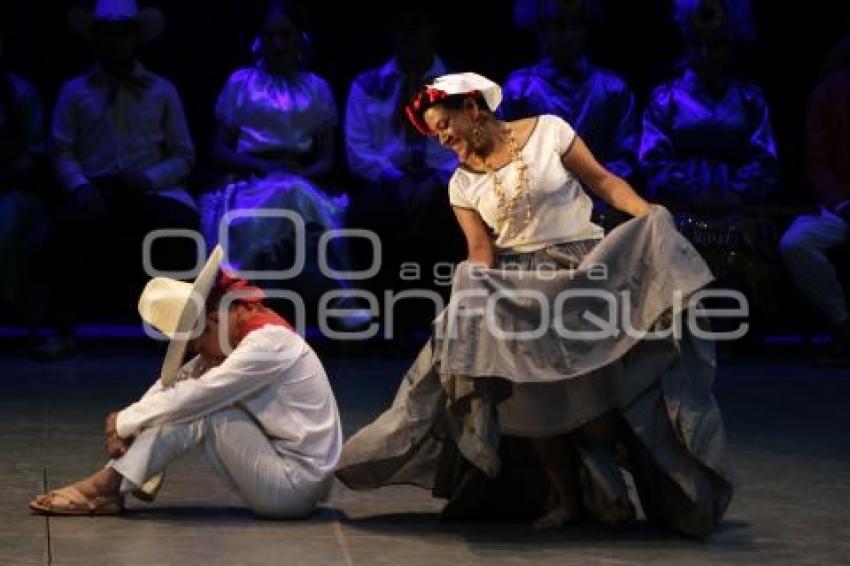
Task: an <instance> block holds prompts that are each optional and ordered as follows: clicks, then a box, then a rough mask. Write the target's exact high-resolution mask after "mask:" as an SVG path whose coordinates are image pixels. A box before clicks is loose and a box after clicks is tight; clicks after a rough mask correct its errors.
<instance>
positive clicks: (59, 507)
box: [29, 468, 124, 515]
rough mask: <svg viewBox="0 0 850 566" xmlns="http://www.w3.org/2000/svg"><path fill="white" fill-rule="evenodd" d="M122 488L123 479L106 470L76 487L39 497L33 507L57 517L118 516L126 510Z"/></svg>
mask: <svg viewBox="0 0 850 566" xmlns="http://www.w3.org/2000/svg"><path fill="white" fill-rule="evenodd" d="M120 487H121V475H120V474H119V473H118V472H116V471H115V470H113V469H112V468H103V469H102V470H99V471H97V472H95V473H94V474H92V475H91V476H89V477H87V478H85V479H83V480H80V481H78V482H76V483H73V484H70V485H67V486H65V487H62V488H59V489H56V490H53V491H50V492H48V493H43V494H41V495H39V496H37V497H36V498H35V499H33V500H32V501H30V503H29V507H30V509H32V510H34V511H39V512H42V513H49V514H55V515H114V514H116V513H120V512H122V511H123V510H124V498H123V497H122V496H121V494H120Z"/></svg>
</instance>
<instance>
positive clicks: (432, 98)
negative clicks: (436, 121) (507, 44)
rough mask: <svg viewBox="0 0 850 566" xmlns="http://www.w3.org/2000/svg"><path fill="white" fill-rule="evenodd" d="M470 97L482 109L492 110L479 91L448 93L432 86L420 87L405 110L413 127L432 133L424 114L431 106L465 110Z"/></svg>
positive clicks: (484, 110) (483, 110) (423, 132)
mask: <svg viewBox="0 0 850 566" xmlns="http://www.w3.org/2000/svg"><path fill="white" fill-rule="evenodd" d="M468 98H471V99H472V100H473V101H474V102H475V104H476V106H478V109H479V110H480V111H482V112H490V107H488V106H487V103H486V102H485V101H484V97H483V96H482V95H481V93H480V92H478V91H473V92H468V93H462V94H446V93H444V92H442V91H439V90H437V89H435V88H433V87H430V86H425V87H422V88H421V89H419V91H417V93H416V94H415V95H414V96H413V98H411V100H410V103H409V104H408V105H407V106H406V107H405V111H406V112H407V117H408V119H409V120H410V123H411V124H413V127H414V128H416V129H417V130H419V132H420V133H422V134H424V135H428V134H429V133H431V130H430V128H429V127H428V124H427V123H426V122H425V119H424V117H423V116H424V115H425V112H426V111H427V110H428V109H429V108H445V109H446V110H454V111H459V110H463V108H464V105H465V104H466V100H467V99H468Z"/></svg>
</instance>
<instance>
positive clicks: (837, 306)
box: [779, 208, 850, 324]
mask: <svg viewBox="0 0 850 566" xmlns="http://www.w3.org/2000/svg"><path fill="white" fill-rule="evenodd" d="M848 236H850V228H848V226H847V223H846V222H844V220H843V219H841V218H840V217H838V216H836V215H835V214H834V213H832V212H831V211H829V210H827V209H826V208H822V209H821V213H820V214H806V215H804V216H800V217H799V218H797V219H796V220H794V223H793V224H792V225H791V227H790V228H788V231H787V232H785V235H784V236H782V241H781V242H780V243H779V249H780V251H781V252H782V258H783V260H784V261H785V265H786V266H787V267H788V270H789V271H790V272H791V275H792V276H793V277H794V281H795V282H796V283H797V286H798V287H799V288H800V291H802V293H803V295H805V297H806V298H807V299H808V300H809V301H810V302H811V303H812V304H813V305H814V306H815V307H817V308H818V309H820V310H821V311H823V313H824V314H826V315H827V316H828V317H829V318H830V320H832V321H833V322H834V323H835V324H840V323H842V322H844V321H846V320H847V316H848V313H847V299H846V297H845V296H844V289H843V288H842V286H841V282H840V281H839V280H838V274H837V273H836V271H835V266H834V265H832V262H831V261H830V260H829V258H828V257H827V256H826V251H827V250H829V249H830V248H832V247H835V246H837V245H839V244H841V243H842V242H844V241H845V240H847V238H848Z"/></svg>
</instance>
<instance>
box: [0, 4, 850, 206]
mask: <svg viewBox="0 0 850 566" xmlns="http://www.w3.org/2000/svg"><path fill="white" fill-rule="evenodd" d="M602 3H603V4H604V7H605V9H606V11H607V13H608V19H607V21H606V22H604V23H603V24H600V25H597V26H595V28H594V29H593V33H592V36H591V55H592V58H593V59H594V60H595V61H596V62H597V63H599V64H601V65H603V66H607V67H610V68H612V69H614V70H616V71H618V72H619V73H621V74H622V75H624V76H625V78H626V79H627V80H628V81H629V83H630V84H631V85H632V87H633V89H634V90H635V92H636V94H637V96H638V98H639V100H640V101H641V102H642V101H643V100H645V99H646V97H647V96H648V94H649V92H650V89H651V88H652V86H653V85H655V84H657V83H658V82H660V81H662V80H664V79H666V78H669V77H671V76H673V75H674V74H675V73H676V71H675V64H676V61H677V59H678V58H679V54H680V52H681V42H680V39H679V37H678V34H677V30H676V28H675V26H674V25H673V24H672V23H671V21H670V17H669V14H670V11H671V8H670V5H669V4H670V2H669V0H602ZM75 4H77V2H73V1H68V0H65V1H56V0H3V2H2V6H3V7H2V10H1V11H0V17H1V18H2V23H1V24H0V25H2V29H3V31H4V35H5V37H6V51H7V59H8V60H9V63H10V66H11V68H12V69H13V70H15V71H17V72H18V73H19V74H21V75H23V76H24V77H26V78H28V79H30V80H31V81H33V82H34V83H35V84H36V85H38V87H39V88H40V89H41V92H42V95H43V97H44V99H45V101H46V106H47V110H48V115H49V110H50V108H51V107H52V103H53V100H54V98H55V96H56V93H57V91H58V89H59V87H60V86H61V84H62V83H63V82H64V81H65V80H67V79H68V78H70V77H72V76H73V75H75V74H78V73H80V72H82V71H83V70H85V69H86V67H87V66H88V65H89V61H90V60H89V58H88V53H87V49H86V46H85V45H84V44H83V43H82V42H81V41H80V40H79V39H77V38H76V37H75V36H74V35H72V33H71V32H70V31H69V29H68V27H67V24H66V18H67V10H68V9H69V8H70V7H71V6H73V5H75ZM141 4H142V5H143V6H145V5H154V6H158V7H160V8H161V9H162V10H163V12H164V13H165V15H166V17H167V29H166V32H165V35H164V36H163V37H162V38H160V39H159V40H158V41H157V42H155V43H154V44H152V45H151V46H149V47H148V48H147V49H146V50H145V53H144V54H143V60H144V62H145V64H146V65H147V66H148V67H150V68H151V69H152V70H154V71H156V72H158V73H160V74H162V75H164V76H166V77H167V78H169V79H170V80H172V81H173V82H174V83H176V85H177V87H178V88H179V90H180V92H181V94H182V97H183V101H184V104H185V106H186V110H187V114H188V117H189V121H190V125H191V128H192V133H193V136H194V139H195V143H196V145H197V147H198V151H199V169H203V168H204V166H205V163H206V162H207V159H206V154H207V153H208V149H209V140H210V137H211V133H212V128H213V118H212V111H213V107H214V104H215V99H216V97H217V95H218V92H219V90H220V89H221V87H222V85H223V84H224V81H225V79H226V78H227V76H228V75H229V74H230V73H231V72H232V71H233V70H234V69H235V68H237V67H239V66H243V65H248V64H250V63H251V56H250V51H249V47H250V44H251V41H252V38H253V34H254V30H255V29H256V26H257V22H258V20H259V15H258V14H259V13H260V2H258V1H257V0H253V1H238V2H237V1H235V0H229V1H228V0H171V1H165V0H159V1H153V2H141ZM402 4H403V3H402ZM847 4H848V3H847V2H842V3H840V4H837V3H834V2H832V1H827V0H809V1H807V2H792V1H777V0H755V1H754V11H755V18H756V24H757V30H758V33H759V37H758V40H757V42H756V43H755V45H753V47H752V48H751V49H750V50H749V52H747V53H743V54H742V55H741V57H740V58H739V63H740V65H739V67H740V68H739V73H740V74H741V75H743V76H744V77H745V78H749V79H751V80H754V81H756V82H757V83H759V84H760V85H761V86H762V87H763V88H764V90H765V93H766V96H767V99H768V102H769V103H770V106H771V110H772V115H773V124H774V128H775V130H776V136H777V139H778V142H779V148H780V157H781V160H782V166H783V184H782V189H781V191H780V193H779V194H777V195H774V200H775V201H779V202H788V203H800V202H806V201H810V200H813V198H814V197H813V195H812V194H811V191H810V190H808V188H807V187H806V186H805V180H804V178H803V175H802V167H801V157H802V139H801V138H802V135H801V134H802V126H803V120H804V115H805V107H806V101H807V99H808V96H809V94H810V93H811V90H812V88H813V87H814V85H815V84H816V82H817V77H818V69H819V66H820V63H821V60H822V58H823V56H824V55H825V54H826V52H827V51H828V50H829V49H830V48H831V47H833V46H834V45H835V44H836V43H837V41H838V40H839V39H840V38H841V37H842V34H843V33H846V32H847V31H850V25H848V23H849V22H850V17H848V16H850V6H847ZM390 5H399V2H394V3H392V4H390V3H388V2H340V1H337V0H333V1H332V0H312V1H310V2H307V3H306V10H307V12H308V15H309V16H310V20H311V27H312V32H313V39H314V46H315V57H314V60H313V64H312V68H313V69H314V70H315V71H316V72H318V73H319V74H320V75H322V76H323V77H325V78H326V79H327V80H328V81H329V82H330V83H331V85H332V87H333V88H334V91H335V93H336V96H337V100H338V103H339V107H340V113H341V114H342V113H343V112H344V104H345V97H346V95H347V91H348V85H349V83H350V81H351V79H352V78H353V77H354V76H355V75H356V74H357V73H358V72H360V71H362V70H365V69H368V68H371V67H374V66H377V65H380V64H382V63H383V62H384V61H386V60H387V59H388V57H389V56H390V54H391V43H390V37H389V33H388V30H387V27H386V21H387V8H388V6H390ZM433 6H434V16H435V18H436V19H437V20H438V22H439V23H440V26H441V35H440V38H439V51H440V53H441V55H442V57H443V58H444V59H445V60H446V61H447V62H448V63H449V65H450V66H451V67H453V68H454V69H455V70H475V71H477V72H481V73H483V74H486V75H488V76H490V77H491V78H493V79H494V80H497V81H499V80H501V79H503V78H504V77H505V75H506V74H507V73H508V72H509V71H510V70H512V69H514V68H516V67H519V66H523V65H526V64H529V63H531V62H532V61H533V60H534V58H535V55H536V45H535V41H534V38H533V36H532V35H531V34H530V33H529V32H528V31H517V30H514V29H513V22H512V13H513V0H494V1H486V2H483V1H479V2H462V1H457V0H455V1H453V2H447V1H446V0H435V1H434V2H433ZM339 159H340V163H339V164H340V166H341V167H342V166H344V161H343V159H342V156H339ZM193 188H194V189H195V190H196V191H197V190H201V189H202V187H200V186H197V183H196V186H194V187H193Z"/></svg>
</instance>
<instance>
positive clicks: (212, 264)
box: [29, 247, 342, 518]
mask: <svg viewBox="0 0 850 566" xmlns="http://www.w3.org/2000/svg"><path fill="white" fill-rule="evenodd" d="M222 255H223V252H222V250H221V248H220V247H217V248H216V249H215V250H214V251H213V253H212V255H211V256H210V258H209V260H208V261H207V264H206V265H205V267H204V268H203V270H202V271H201V273H200V275H199V276H198V279H197V280H196V281H195V283H194V284H190V283H185V282H181V281H176V280H173V279H167V278H162V277H160V278H155V279H152V280H151V281H150V282H149V283H148V285H147V286H146V287H145V290H144V291H143V292H142V296H141V298H140V300H139V312H140V314H141V316H142V318H143V319H144V320H145V322H147V323H148V324H150V325H151V326H153V327H155V328H157V329H158V330H159V331H161V332H162V333H163V334H165V335H166V336H168V337H169V338H170V339H171V342H170V344H169V348H168V353H167V354H166V357H165V361H164V363H163V368H162V374H161V377H160V379H159V380H158V381H157V382H156V383H155V384H154V386H153V387H151V389H150V390H149V391H148V392H147V393H146V394H145V395H144V396H143V397H142V398H141V399H140V400H139V401H138V402H136V403H134V404H132V405H130V406H129V407H127V408H125V409H124V410H122V411H120V412H118V413H112V414H110V415H109V417H108V418H107V421H106V446H107V451H108V452H109V455H110V456H111V457H112V458H113V459H112V460H110V461H109V462H108V464H107V465H106V467H104V468H103V469H101V470H99V471H97V472H95V473H94V474H92V475H91V476H89V477H87V478H85V479H83V480H81V481H78V482H76V483H74V484H71V485H68V486H66V487H63V488H61V489H58V490H55V491H51V492H49V493H46V494H42V495H39V496H38V497H36V498H35V499H34V500H33V501H32V502H30V504H29V505H30V507H31V508H32V509H33V510H35V511H38V512H41V513H46V514H54V515H103V514H115V513H120V512H121V511H123V509H124V494H125V493H126V492H133V493H134V494H137V495H139V496H141V497H142V498H145V494H147V498H148V499H150V498H151V497H152V496H153V495H155V491H156V490H157V488H153V489H152V488H151V485H158V484H157V481H156V480H157V478H160V474H161V473H162V471H163V470H164V469H165V468H166V466H167V465H168V464H169V463H170V462H172V461H174V460H175V459H176V458H178V457H180V456H182V455H183V454H185V453H186V452H188V451H189V450H190V449H191V448H193V447H195V446H200V445H203V447H204V451H205V453H206V456H207V458H208V460H209V462H210V464H211V465H212V467H213V468H214V470H215V471H216V473H217V474H218V476H219V477H221V478H222V480H223V481H225V483H227V484H228V486H229V487H230V488H231V489H233V490H234V491H235V492H236V493H238V494H239V495H240V496H241V498H242V499H243V500H244V501H245V503H246V504H247V505H248V506H249V507H250V508H251V509H252V510H253V511H254V512H255V513H256V514H257V515H260V516H266V517H280V518H298V517H305V516H307V515H309V514H310V513H311V512H312V511H313V510H314V509H315V507H316V505H317V504H318V503H319V502H320V501H322V500H323V499H324V498H325V496H326V495H327V493H328V490H329V488H330V485H331V482H332V478H333V469H334V466H335V465H336V463H337V460H338V458H339V454H340V449H341V446H342V430H341V427H340V420H339V413H338V411H337V406H336V401H335V399H334V396H333V392H332V391H331V387H330V384H329V383H328V379H327V376H326V374H325V370H324V368H323V367H322V364H321V362H320V361H319V359H318V357H317V356H316V354H315V353H314V352H313V350H312V349H311V348H310V347H309V346H308V345H307V344H306V343H305V342H304V340H302V339H301V337H300V336H298V335H297V334H296V333H295V332H293V330H292V329H291V327H290V326H289V325H288V324H287V323H286V321H284V320H283V319H282V318H280V317H279V316H278V315H277V314H275V313H274V312H273V311H271V310H270V309H268V308H267V307H265V306H264V305H263V304H262V298H263V294H262V292H261V291H260V290H259V289H257V288H256V287H251V286H249V285H248V284H247V283H246V282H245V281H243V280H240V279H235V278H233V277H231V276H229V275H227V274H219V266H220V263H221V258H222ZM202 307H205V311H206V312H205V315H204V308H202ZM198 323H200V324H198ZM193 328H194V329H195V330H194V331H193ZM187 346H188V347H189V348H190V349H191V350H192V351H193V352H194V353H196V354H197V356H195V357H194V358H193V359H192V360H191V361H189V362H188V363H187V364H185V365H184V366H183V367H182V368H181V367H180V363H181V362H182V360H183V355H184V353H185V350H186V347H187ZM231 348H232V351H231ZM228 352H229V353H228Z"/></svg>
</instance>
